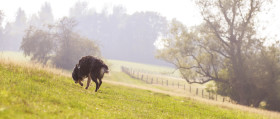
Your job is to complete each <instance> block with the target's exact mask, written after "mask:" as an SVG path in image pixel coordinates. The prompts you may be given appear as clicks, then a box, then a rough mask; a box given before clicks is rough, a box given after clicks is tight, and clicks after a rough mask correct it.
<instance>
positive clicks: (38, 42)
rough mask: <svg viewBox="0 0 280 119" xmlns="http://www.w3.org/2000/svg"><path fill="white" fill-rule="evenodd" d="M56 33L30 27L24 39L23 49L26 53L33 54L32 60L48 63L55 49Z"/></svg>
mask: <svg viewBox="0 0 280 119" xmlns="http://www.w3.org/2000/svg"><path fill="white" fill-rule="evenodd" d="M53 39H55V37H54V35H53V34H52V33H51V29H50V30H49V31H43V30H40V29H36V28H34V27H30V28H29V29H27V30H26V34H25V36H24V37H23V39H22V43H21V47H20V48H21V50H23V51H24V54H25V55H28V56H31V60H33V61H38V62H42V63H43V64H46V63H47V61H48V60H49V59H50V58H51V57H52V54H53V52H54V50H55V41H54V40H53Z"/></svg>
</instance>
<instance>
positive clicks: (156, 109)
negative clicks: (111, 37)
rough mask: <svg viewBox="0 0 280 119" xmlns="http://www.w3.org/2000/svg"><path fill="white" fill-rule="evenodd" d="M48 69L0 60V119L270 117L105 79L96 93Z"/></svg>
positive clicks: (114, 76)
mask: <svg viewBox="0 0 280 119" xmlns="http://www.w3.org/2000/svg"><path fill="white" fill-rule="evenodd" d="M53 72H59V71H56V70H55V71H53V70H46V69H44V68H36V67H34V66H24V65H15V64H13V63H7V62H3V61H0V118H3V119H7V118H106V119H107V118H174V119H175V118H202V119H204V118H221V119H225V118H234V119H236V118H242V119H243V118H252V119H256V118H269V117H266V116H264V115H260V114H255V113H249V112H244V111H240V110H234V109H228V108H223V107H218V106H213V105H209V104H205V103H200V102H197V101H193V100H189V99H186V98H182V97H173V96H169V95H166V94H161V93H155V92H151V91H148V90H140V89H135V88H129V87H125V86H120V85H113V84H109V83H103V85H102V86H101V88H100V90H99V92H97V93H95V92H94V88H95V86H93V85H92V86H91V87H90V88H89V90H85V89H84V87H81V86H79V85H77V84H74V82H73V81H72V79H71V78H70V77H68V76H64V75H61V74H60V73H53ZM124 77H125V75H124V74H120V75H118V74H114V75H111V76H107V77H105V80H108V79H109V80H113V79H114V80H117V79H120V78H121V79H123V78H124Z"/></svg>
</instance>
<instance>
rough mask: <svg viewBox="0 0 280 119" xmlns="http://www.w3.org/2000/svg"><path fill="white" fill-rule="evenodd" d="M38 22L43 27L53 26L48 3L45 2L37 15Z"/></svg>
mask: <svg viewBox="0 0 280 119" xmlns="http://www.w3.org/2000/svg"><path fill="white" fill-rule="evenodd" d="M38 15H39V21H40V22H41V23H42V24H43V25H44V24H45V25H48V24H53V23H54V18H53V13H52V8H51V5H50V3H48V2H45V4H44V5H43V6H42V7H41V10H40V11H39V13H38Z"/></svg>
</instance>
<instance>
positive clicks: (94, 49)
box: [53, 17, 100, 69]
mask: <svg viewBox="0 0 280 119" xmlns="http://www.w3.org/2000/svg"><path fill="white" fill-rule="evenodd" d="M75 25H76V22H75V21H74V20H73V19H70V18H66V17H65V18H63V19H62V20H61V21H60V23H59V25H58V33H59V38H58V41H59V42H60V44H61V45H60V46H59V48H58V50H57V52H56V55H55V57H54V58H53V63H54V64H55V65H56V66H58V67H61V68H65V69H71V68H73V66H74V65H75V63H77V61H78V60H79V59H80V58H81V57H82V56H85V55H93V56H100V51H99V47H98V46H97V45H96V43H94V42H93V41H91V40H89V39H88V38H83V37H81V36H80V35H79V34H76V33H73V27H74V26H75Z"/></svg>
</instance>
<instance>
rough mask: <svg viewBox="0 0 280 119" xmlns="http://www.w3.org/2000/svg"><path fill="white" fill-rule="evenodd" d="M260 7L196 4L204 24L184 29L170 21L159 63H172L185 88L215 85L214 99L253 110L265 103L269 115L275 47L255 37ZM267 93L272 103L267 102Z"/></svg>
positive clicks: (255, 3)
mask: <svg viewBox="0 0 280 119" xmlns="http://www.w3.org/2000/svg"><path fill="white" fill-rule="evenodd" d="M264 2H265V1H263V0H250V1H240V0H213V1H208V0H198V1H197V4H198V5H199V6H200V8H201V14H202V16H203V19H204V21H205V23H203V24H202V25H201V26H198V27H195V28H189V29H187V28H186V27H185V26H184V25H183V24H181V23H180V22H178V21H175V20H173V22H172V23H171V28H170V32H169V34H168V35H167V37H166V38H165V39H163V42H164V45H165V48H164V49H163V50H161V51H159V57H160V58H162V59H164V60H166V61H168V62H170V63H173V64H174V65H175V66H176V67H177V68H178V69H179V70H180V72H181V74H182V75H183V76H184V78H185V79H186V81H188V82H189V83H200V84H203V83H206V82H208V81H215V82H216V84H217V87H218V89H217V92H218V93H220V94H223V95H226V96H230V97H231V99H233V100H235V101H236V102H237V103H239V104H242V105H249V106H251V105H252V106H255V107H258V106H259V104H260V102H261V101H266V102H267V103H268V105H267V108H268V109H272V108H271V107H270V106H272V105H273V104H275V100H277V101H278V99H279V98H277V97H276V96H279V91H277V90H276V88H269V87H277V85H279V83H277V82H279V78H277V77H279V73H278V71H279V67H278V65H279V57H280V55H279V54H278V53H277V52H279V49H278V48H277V47H274V48H271V47H266V46H264V44H263V43H264V41H265V39H263V38H258V37H256V31H255V22H256V20H255V19H256V16H257V14H258V13H259V12H260V11H261V8H262V5H263V3H264ZM272 49H273V50H272ZM269 62H270V63H269ZM272 65H273V66H272ZM269 67H270V68H269ZM276 84H277V85H276ZM269 91H272V92H274V93H272V94H273V95H275V96H274V97H273V96H272V97H273V98H268V97H267V96H268V95H269ZM276 92H277V93H278V94H277V93H276ZM268 100H274V101H271V102H274V103H269V102H270V101H268ZM271 104H272V105H271ZM274 106H276V105H274ZM276 107H277V108H273V109H277V110H280V106H279V105H278V106H276Z"/></svg>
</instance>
